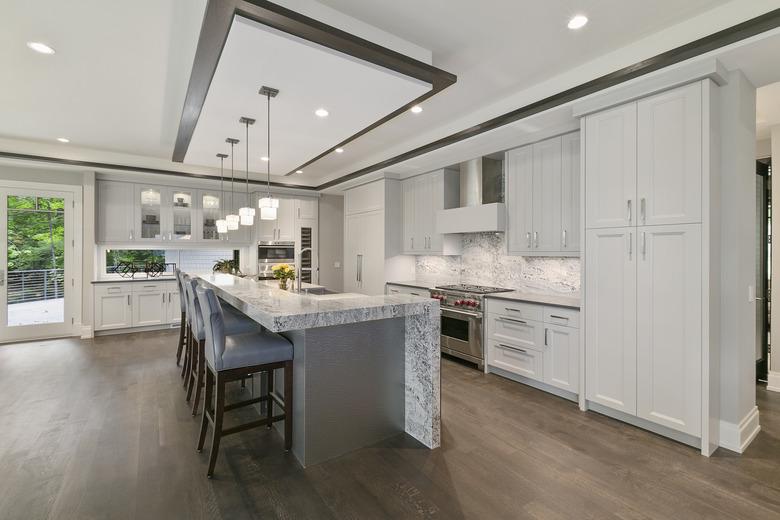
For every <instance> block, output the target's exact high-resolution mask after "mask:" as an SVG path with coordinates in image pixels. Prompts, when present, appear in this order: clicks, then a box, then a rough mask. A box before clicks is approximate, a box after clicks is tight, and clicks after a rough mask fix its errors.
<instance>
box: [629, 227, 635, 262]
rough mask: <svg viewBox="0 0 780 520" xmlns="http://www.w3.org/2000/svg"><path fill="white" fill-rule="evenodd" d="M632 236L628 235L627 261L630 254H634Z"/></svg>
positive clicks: (631, 234)
mask: <svg viewBox="0 0 780 520" xmlns="http://www.w3.org/2000/svg"><path fill="white" fill-rule="evenodd" d="M633 249H634V234H633V233H629V234H628V259H629V260H631V254H632V253H633V252H634V251H633Z"/></svg>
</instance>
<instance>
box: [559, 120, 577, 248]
mask: <svg viewBox="0 0 780 520" xmlns="http://www.w3.org/2000/svg"><path fill="white" fill-rule="evenodd" d="M561 250H562V251H564V252H577V251H579V250H580V133H579V132H575V133H573V134H566V135H564V136H563V137H561Z"/></svg>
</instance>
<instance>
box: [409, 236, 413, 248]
mask: <svg viewBox="0 0 780 520" xmlns="http://www.w3.org/2000/svg"><path fill="white" fill-rule="evenodd" d="M409 241H410V242H411V243H412V245H411V248H412V249H414V237H412V238H410V239H409Z"/></svg>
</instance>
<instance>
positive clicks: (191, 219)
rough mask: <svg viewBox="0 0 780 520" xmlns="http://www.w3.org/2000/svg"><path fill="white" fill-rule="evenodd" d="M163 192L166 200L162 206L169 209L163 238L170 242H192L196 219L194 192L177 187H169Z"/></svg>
mask: <svg viewBox="0 0 780 520" xmlns="http://www.w3.org/2000/svg"><path fill="white" fill-rule="evenodd" d="M165 192H166V196H167V197H168V200H167V202H166V204H165V205H164V207H166V208H169V211H170V212H169V213H168V215H167V216H168V224H167V226H166V228H167V229H166V230H164V232H167V236H165V238H167V239H168V240H170V241H172V242H192V241H193V236H194V224H195V219H196V211H195V206H196V197H195V192H194V191H193V190H182V189H178V188H169V189H167V190H165ZM166 213H167V211H166Z"/></svg>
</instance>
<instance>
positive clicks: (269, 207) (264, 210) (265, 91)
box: [257, 86, 279, 220]
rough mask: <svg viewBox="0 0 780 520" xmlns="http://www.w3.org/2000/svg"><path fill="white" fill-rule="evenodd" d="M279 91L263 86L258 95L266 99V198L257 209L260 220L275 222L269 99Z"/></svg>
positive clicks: (275, 200)
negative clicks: (272, 192)
mask: <svg viewBox="0 0 780 520" xmlns="http://www.w3.org/2000/svg"><path fill="white" fill-rule="evenodd" d="M278 93H279V91H278V90H277V89H275V88H271V87H266V86H263V87H262V88H261V89H260V92H259V94H260V95H261V96H265V97H266V98H267V99H268V118H267V119H268V132H267V134H268V135H267V137H268V161H266V168H267V176H266V179H267V180H266V187H267V190H268V191H267V193H266V196H265V197H263V198H262V199H260V201H259V202H258V203H257V207H259V208H260V220H276V208H278V207H279V199H275V198H273V197H272V196H271V98H272V97H276V95H277V94H278Z"/></svg>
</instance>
